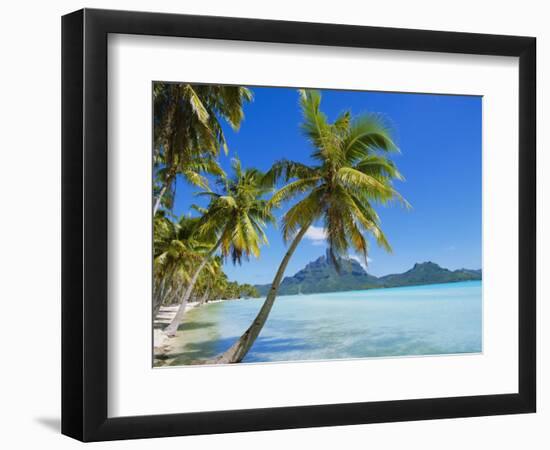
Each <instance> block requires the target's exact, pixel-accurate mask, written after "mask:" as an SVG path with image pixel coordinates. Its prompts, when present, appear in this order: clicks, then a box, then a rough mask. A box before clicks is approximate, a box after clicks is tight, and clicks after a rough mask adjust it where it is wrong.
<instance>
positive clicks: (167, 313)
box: [153, 300, 230, 353]
mask: <svg viewBox="0 0 550 450" xmlns="http://www.w3.org/2000/svg"><path fill="white" fill-rule="evenodd" d="M225 301H230V300H211V301H209V302H208V303H206V304H205V306H206V305H210V304H212V303H221V302H225ZM199 305H200V303H199V302H189V303H187V306H186V308H185V313H186V314H187V313H188V312H189V311H191V310H192V309H194V308H197V307H198V306H199ZM178 308H179V305H175V306H161V307H160V310H159V312H158V314H157V317H156V318H155V320H154V325H168V324H169V323H170V322H172V319H173V318H174V316H175V315H176V312H177V311H178ZM163 328H164V327H163ZM153 347H154V348H155V353H165V352H166V351H168V350H169V348H170V338H169V337H168V336H166V335H165V334H164V333H163V331H162V330H161V329H159V328H154V329H153Z"/></svg>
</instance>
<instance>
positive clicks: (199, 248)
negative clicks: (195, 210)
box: [153, 213, 218, 317]
mask: <svg viewBox="0 0 550 450" xmlns="http://www.w3.org/2000/svg"><path fill="white" fill-rule="evenodd" d="M197 225H198V219H196V218H190V217H185V216H182V217H181V218H180V219H179V221H178V222H173V221H171V220H169V219H168V218H166V217H165V216H164V215H163V214H162V213H158V214H157V216H155V221H154V236H153V239H154V241H153V249H154V252H153V253H154V259H153V267H154V270H153V273H154V280H153V299H154V301H153V317H156V315H157V313H158V311H159V309H160V307H161V306H162V305H163V304H167V303H176V302H177V301H178V300H179V298H181V296H182V295H183V289H184V288H185V286H186V285H187V284H188V283H189V281H190V279H191V276H190V274H191V273H192V272H193V269H194V267H196V266H197V265H198V264H200V262H201V261H202V259H203V256H204V254H205V253H207V252H208V251H209V250H210V248H211V247H212V245H213V239H215V238H216V236H213V235H210V236H207V235H202V236H200V239H198V238H197V236H196V235H195V230H196V227H197ZM206 268H207V271H208V272H215V271H216V270H217V269H218V268H217V263H216V261H208V262H207V265H206Z"/></svg>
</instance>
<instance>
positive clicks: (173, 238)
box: [152, 82, 481, 365]
mask: <svg viewBox="0 0 550 450" xmlns="http://www.w3.org/2000/svg"><path fill="white" fill-rule="evenodd" d="M287 91H288V89H287ZM293 92H294V93H295V94H294V95H295V99H296V100H295V101H296V103H295V105H296V108H298V109H299V111H300V115H301V121H300V123H296V127H299V128H300V130H301V133H302V136H303V140H304V148H308V149H309V151H308V155H307V161H306V162H304V158H299V159H294V158H292V153H291V152H289V153H288V155H287V156H288V158H287V157H285V158H277V159H273V161H272V162H271V163H270V164H269V166H268V167H262V168H257V167H253V166H251V165H249V164H247V158H246V152H244V153H238V152H239V149H233V148H232V147H231V146H230V139H229V137H228V136H226V135H227V133H228V132H229V133H238V132H239V128H240V127H241V126H242V125H243V120H244V112H243V111H244V110H245V107H246V105H247V104H249V103H250V102H252V101H253V89H250V88H246V87H241V86H222V85H201V84H185V83H163V82H156V83H154V87H153V101H154V146H153V161H154V182H153V187H154V192H153V225H154V236H153V240H154V242H153V246H154V264H153V302H152V315H153V327H154V348H153V353H154V357H155V365H165V364H229V363H239V362H241V361H243V360H245V361H247V360H251V361H252V360H254V361H255V360H258V361H270V360H277V358H272V357H271V356H270V354H267V355H264V357H250V356H249V357H248V359H246V358H247V355H249V352H250V351H251V349H252V348H253V347H254V346H255V344H256V342H257V340H258V337H259V336H260V333H262V330H264V327H265V326H266V323H268V321H269V320H270V317H271V312H272V310H273V309H274V305H275V304H276V303H277V302H278V301H279V300H278V297H280V296H281V295H285V294H289V293H290V294H294V295H302V294H308V293H314V292H318V293H319V292H339V293H340V295H343V294H344V292H343V291H350V290H353V291H354V292H357V290H359V291H364V290H367V289H373V288H389V287H395V286H410V285H415V284H431V283H447V282H450V281H457V282H458V281H468V280H480V279H481V272H480V271H475V270H466V269H464V270H456V271H450V270H446V269H442V268H441V267H439V266H437V265H435V264H433V263H427V264H428V265H427V266H426V265H418V267H417V266H415V267H414V268H413V269H411V271H409V272H411V273H409V272H406V273H404V274H401V278H395V277H398V275H390V276H388V277H380V278H378V277H374V276H372V275H369V274H367V272H366V271H365V270H364V268H365V267H366V266H367V262H368V261H369V255H370V248H369V240H372V241H373V242H375V243H376V244H377V245H378V246H379V247H380V248H381V249H383V250H385V251H386V252H391V251H392V247H391V246H390V242H389V239H388V238H387V237H386V234H385V232H384V230H383V228H382V224H381V219H380V216H379V212H378V211H377V208H379V207H381V206H394V205H395V206H399V207H402V208H403V209H404V210H408V209H410V208H411V206H410V205H409V203H408V202H407V200H405V199H404V198H403V196H402V195H401V194H400V193H399V192H398V191H397V190H396V188H395V187H394V183H395V181H403V180H404V178H403V176H402V175H401V173H400V172H399V170H398V168H397V166H396V164H395V162H394V161H393V159H392V155H394V154H396V153H398V151H399V150H398V148H397V145H396V142H395V137H394V132H393V130H394V128H393V127H392V126H390V122H389V120H388V118H387V117H385V116H383V115H381V114H377V113H361V114H357V115H354V114H352V112H351V111H349V110H344V111H343V112H341V113H340V114H339V115H337V116H336V117H335V118H334V119H333V120H330V119H329V117H328V115H327V114H325V113H324V112H323V107H322V106H323V105H322V95H321V93H320V92H319V91H316V90H309V89H299V90H294V91H293ZM276 114H277V111H273V112H272V117H266V118H263V120H276ZM266 138H269V139H276V138H277V137H276V136H270V137H266ZM257 144H258V145H259V147H258V148H257V150H256V151H257V152H262V151H263V149H262V148H261V141H259V142H258V143H257ZM237 155H239V156H240V157H239V156H237ZM221 158H230V160H231V164H230V165H227V164H226V168H225V169H224V164H222V163H221ZM182 186H183V187H182ZM178 196H181V199H183V200H181V199H180V198H178ZM178 202H186V203H187V204H186V206H185V210H186V211H187V213H185V214H180V215H179V216H177V215H176V214H175V213H174V205H175V204H176V203H178ZM276 230H278V231H276ZM317 230H322V232H321V233H320V236H321V239H320V240H321V241H322V242H323V245H324V246H325V247H326V250H325V255H324V256H323V257H322V260H321V259H320V260H318V261H316V262H315V263H313V262H312V263H311V264H310V265H308V266H307V267H306V268H305V269H304V270H306V269H308V268H309V270H310V272H311V270H314V269H315V270H317V272H315V275H314V276H313V277H310V278H309V279H308V281H307V283H306V282H304V280H303V279H302V278H301V277H302V275H300V274H302V272H303V271H301V272H298V273H296V275H295V276H294V277H293V276H292V275H294V274H287V273H286V272H287V267H288V265H289V263H290V262H291V261H292V259H293V257H294V256H295V255H296V254H297V253H299V252H300V248H301V245H302V246H303V245H305V244H303V241H304V239H305V238H307V237H308V236H310V235H311V233H312V232H315V231H317ZM276 233H278V236H277V234H276ZM268 236H270V237H268ZM273 236H276V237H275V239H281V238H282V242H283V243H284V250H283V251H282V252H281V255H280V258H279V261H277V262H273V264H272V267H273V270H272V274H271V280H272V281H271V282H270V283H268V284H262V283H259V282H255V280H254V278H253V276H252V275H251V276H250V277H249V278H246V279H247V280H250V282H247V283H242V282H237V281H230V279H229V277H228V275H227V274H226V271H227V270H228V268H230V266H231V265H235V266H237V267H239V265H240V264H241V263H243V261H245V262H246V261H261V259H262V251H263V250H264V249H265V248H268V246H269V245H270V240H271V241H272V240H273V239H274V237H273ZM351 253H353V254H354V255H356V257H355V259H350V257H349V255H350V254H351ZM315 264H317V265H315ZM321 266H322V267H321ZM247 267H248V266H247ZM252 267H253V266H252ZM306 271H307V270H306ZM323 271H324V272H323ZM304 273H305V272H304ZM308 273H309V272H308ZM296 277H298V278H296ZM304 277H305V275H304ZM392 277H393V278H392ZM316 280H317V281H316ZM399 280H404V281H399ZM415 280H416V281H415ZM399 283H402V284H399ZM459 284H460V283H459ZM306 286H307V288H306ZM316 286H317V287H316ZM323 286H326V287H323ZM302 287H304V288H305V290H306V292H302ZM468 292H469V293H468V295H471V292H470V291H468ZM354 295H355V294H354ZM476 295H477V294H476ZM474 296H475V295H474ZM352 297H353V295H351V294H350V298H352ZM297 298H298V300H296V298H295V299H294V300H292V301H293V302H294V303H296V302H299V301H300V298H301V297H297ZM369 298H370V299H371V300H372V298H371V297H369ZM281 299H283V300H284V303H285V304H286V306H285V307H284V308H286V309H287V310H289V311H290V310H291V309H292V308H291V307H290V306H288V305H289V303H288V302H289V298H288V297H281ZM225 300H227V301H228V302H224V301H225ZM229 300H231V302H229ZM314 300H315V301H314ZM371 300H366V301H365V302H364V304H365V305H366V304H368V301H371ZM308 301H309V303H308V302H304V303H303V304H304V305H306V304H311V307H312V308H314V309H315V308H316V307H317V306H318V305H320V304H321V303H319V302H325V303H324V304H325V305H327V304H328V303H326V298H325V297H323V296H320V297H315V299H313V298H310V299H309V300H308ZM222 302H223V303H222ZM243 302H244V303H243ZM339 304H341V305H342V308H343V310H342V311H344V310H345V309H346V308H348V307H349V305H348V304H347V303H346V301H340V303H334V304H332V303H331V308H338V307H339V306H338V305H339ZM226 305H227V306H226ZM281 308H283V306H281ZM353 308H357V306H353ZM360 309H361V307H359V309H357V310H358V311H359V310H360ZM201 310H202V312H201ZM282 310H283V309H280V310H279V312H280V311H282ZM320 310H322V308H320ZM231 311H233V314H234V315H231ZM216 314H217V315H218V316H216V317H214V315H216ZM288 314H290V316H287V317H283V318H282V320H287V319H292V320H298V319H304V320H305V319H306V318H307V317H297V314H299V312H298V311H292V312H288ZM307 314H309V313H305V315H306V316H307ZM220 315H222V316H223V320H222V319H220V318H219V316H220ZM200 317H203V318H208V320H206V319H205V320H204V321H202V322H201V320H200ZM278 320H281V317H279V316H278ZM247 322H248V323H247ZM474 322H475V323H476V324H477V322H476V321H474ZM327 323H328V322H327ZM201 324H202V325H201ZM245 324H246V325H245ZM287 325H288V324H286V323H285V324H281V327H280V329H281V330H282V329H283V328H285V330H286V327H287ZM224 327H226V328H224ZM227 327H228V328H227ZM273 327H276V325H275V324H274V325H273ZM208 328H210V329H208ZM228 329H230V330H231V331H227V330H228ZM224 330H225V331H224ZM275 331H276V330H275ZM286 331H287V332H288V330H286ZM290 333H292V330H291V331H290ZM265 334H266V336H267V335H269V336H271V335H273V330H268V331H267V332H266V333H265ZM275 334H276V333H275ZM222 335H223V336H222ZM293 338H294V336H287V339H289V340H291V339H293ZM335 339H338V337H335ZM287 344H288V345H286V344H285V352H286V351H289V349H290V348H291V347H292V343H291V342H290V341H289V342H288V343H287ZM281 345H283V344H282V343H281ZM300 345H305V344H304V342H302V343H301V344H300ZM189 346H195V349H196V351H188V352H185V351H184V349H187V350H189V348H188V347H189ZM262 346H263V344H258V345H257V346H256V347H255V348H264V350H265V346H263V347H262ZM464 348H466V347H464ZM472 348H473V350H463V351H479V349H477V347H476V345H474V346H473V347H472ZM346 351H347V350H342V354H341V356H339V355H334V356H333V357H346V355H347V353H346ZM407 351H408V352H409V354H419V353H418V351H414V349H413V350H411V349H409V350H407ZM419 351H420V350H419ZM422 351H424V352H426V353H431V352H430V351H428V350H426V349H424V350H422ZM422 351H421V352H422ZM457 351H460V349H459V350H457ZM276 352H277V351H276V350H275V351H274V352H273V353H276ZM310 353H311V355H315V354H316V353H315V351H313V350H311V352H310ZM375 353H376V352H375ZM182 354H185V357H183V358H182V357H181V355H182ZM369 354H370V353H369ZM420 354H421V353H420ZM177 355H180V357H179V358H178V356H177ZM285 355H286V353H285ZM304 355H305V356H304ZM307 355H308V353H307V351H301V352H300V353H299V354H297V356H296V358H291V359H311V358H309V357H308V356H307ZM350 355H351V356H363V353H362V352H361V351H359V352H358V353H353V352H352V353H351V354H350ZM350 355H347V356H350ZM291 356H292V355H291ZM291 356H288V355H287V357H291ZM325 357H326V356H325ZM251 358H252V359H251Z"/></svg>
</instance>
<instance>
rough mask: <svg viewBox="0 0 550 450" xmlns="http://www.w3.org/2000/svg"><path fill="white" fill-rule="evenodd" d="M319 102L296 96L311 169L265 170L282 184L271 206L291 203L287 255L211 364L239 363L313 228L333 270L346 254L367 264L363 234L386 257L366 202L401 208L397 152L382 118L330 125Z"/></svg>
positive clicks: (312, 96) (287, 164)
mask: <svg viewBox="0 0 550 450" xmlns="http://www.w3.org/2000/svg"><path fill="white" fill-rule="evenodd" d="M320 104H321V95H320V94H319V93H318V92H316V91H310V90H301V91H300V106H301V110H302V115H303V122H302V125H301V128H302V131H303V132H304V134H305V136H306V137H307V138H308V140H309V141H310V143H311V144H312V146H313V152H312V154H311V156H312V158H313V159H314V160H315V161H316V163H317V164H316V165H312V166H308V165H305V164H301V163H296V162H291V161H280V162H278V163H276V164H275V165H274V166H273V168H272V169H271V171H270V176H271V177H272V178H273V179H280V178H282V179H283V180H284V181H285V182H286V183H287V184H285V185H284V186H283V187H281V188H280V189H279V190H278V191H277V192H276V193H274V195H273V197H272V199H271V200H270V203H271V204H272V205H273V206H279V205H280V204H281V203H282V202H285V201H287V200H290V199H293V198H296V199H297V203H295V204H294V205H293V206H292V207H291V208H290V209H289V210H288V211H287V212H286V213H285V214H284V216H283V219H282V233H283V238H284V240H285V241H286V242H287V243H290V245H289V247H288V250H287V252H286V254H285V256H284V257H283V260H282V262H281V264H280V266H279V269H278V270H277V272H276V274H275V277H274V279H273V282H272V284H271V288H270V289H269V291H268V294H267V297H266V299H265V301H264V303H263V305H262V307H261V309H260V311H259V313H258V315H257V316H256V318H255V319H254V321H253V322H252V324H251V325H250V327H249V328H248V329H247V330H246V331H245V332H244V334H243V335H242V336H241V337H240V338H239V340H238V341H237V342H236V343H235V344H234V345H233V346H231V348H229V350H227V351H226V352H225V353H223V354H222V355H220V356H219V357H218V358H216V359H215V360H214V361H213V362H217V363H237V362H240V361H241V360H242V359H243V358H244V357H245V355H246V354H247V352H248V351H249V350H250V348H251V347H252V345H253V344H254V342H255V340H256V338H257V337H258V335H259V334H260V331H261V330H262V328H263V326H264V324H265V322H266V320H267V318H268V316H269V313H270V311H271V308H272V306H273V303H274V302H275V299H276V296H277V290H278V289H279V285H280V283H281V281H282V279H283V276H284V273H285V270H286V267H287V265H288V263H289V261H290V259H291V257H292V255H293V253H294V251H295V250H296V247H297V246H298V244H299V243H300V241H301V239H302V238H303V237H304V235H305V234H306V232H307V230H308V228H309V227H310V226H311V225H312V224H313V223H314V222H316V221H322V223H323V225H324V230H325V233H326V240H327V244H328V253H329V255H330V257H331V259H332V261H333V263H334V265H335V266H336V268H338V267H339V264H338V256H343V255H347V252H348V249H349V248H350V247H351V248H352V249H354V250H355V251H356V252H358V253H359V254H361V255H362V256H363V258H364V260H365V264H366V262H367V252H368V245H367V239H366V237H365V235H367V234H368V235H371V236H373V237H374V239H375V240H376V242H377V243H378V244H379V245H380V246H381V247H383V248H384V249H386V250H387V251H391V247H390V244H389V243H388V240H387V238H386V236H385V235H384V233H383V231H382V229H381V228H380V219H379V217H378V214H377V213H376V211H375V210H374V208H373V203H380V204H386V203H388V202H390V201H392V200H398V201H400V202H401V203H403V204H404V205H408V204H407V203H406V201H405V200H404V199H403V198H402V197H401V196H400V195H399V193H398V192H397V191H396V190H395V189H394V188H393V186H392V180H394V179H398V180H401V179H402V176H401V174H400V173H399V171H398V170H397V168H396V166H395V164H394V163H393V162H392V161H391V160H390V159H388V157H387V156H388V153H390V152H395V151H397V150H398V149H397V147H396V145H395V144H394V142H393V140H392V136H391V131H390V129H389V127H388V126H387V125H386V123H385V122H384V120H383V118H382V117H380V116H377V115H374V114H365V115H361V116H359V117H356V118H354V119H352V117H351V114H350V113H349V112H344V113H343V114H341V115H340V116H339V117H338V118H337V119H336V120H335V121H334V122H332V123H330V122H329V121H328V119H327V117H326V116H325V115H324V114H323V113H322V112H321V110H320Z"/></svg>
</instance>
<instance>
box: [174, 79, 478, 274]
mask: <svg viewBox="0 0 550 450" xmlns="http://www.w3.org/2000/svg"><path fill="white" fill-rule="evenodd" d="M251 90H252V91H253V93H254V101H253V102H252V103H249V104H247V105H246V106H245V109H244V112H245V120H244V121H243V123H242V125H241V128H240V130H239V131H238V132H234V131H233V130H231V128H229V127H227V126H226V127H224V128H225V133H226V138H227V141H228V145H229V155H228V156H225V155H222V156H220V162H221V164H222V166H223V167H224V169H226V170H229V165H230V160H231V158H232V157H234V156H235V155H238V157H239V158H240V159H241V161H242V164H243V166H244V167H248V166H254V167H257V168H259V169H262V170H267V169H268V168H269V167H270V166H271V164H272V163H273V162H274V161H276V160H278V159H282V158H287V159H292V160H296V161H302V162H312V160H311V159H310V157H309V155H310V153H311V151H312V148H311V146H310V144H309V143H308V141H307V140H306V139H305V138H304V136H303V135H302V134H301V132H300V129H299V124H300V120H301V117H300V110H299V107H298V93H297V91H296V89H293V88H265V87H252V88H251ZM321 93H322V101H321V109H322V110H323V111H324V112H325V113H326V114H327V115H328V117H329V119H330V120H333V119H334V118H335V117H336V116H337V115H338V114H339V113H340V112H342V111H344V110H350V111H351V112H352V114H353V115H356V114H360V113H362V112H376V113H381V114H383V115H384V116H385V118H386V119H387V120H388V121H390V123H391V124H392V125H393V128H394V136H395V138H396V142H397V144H398V146H399V148H400V150H401V154H396V155H395V156H393V159H394V161H395V162H396V164H397V165H398V167H399V169H400V171H401V173H402V174H403V175H404V176H405V181H404V182H399V181H397V182H396V185H395V186H396V188H397V189H398V190H399V191H400V192H401V194H402V195H403V196H404V197H405V198H406V199H407V200H408V201H409V203H411V205H412V209H411V210H409V211H407V210H405V209H403V208H401V207H399V206H397V205H395V206H390V207H387V206H386V207H383V206H376V210H377V211H378V213H379V215H380V217H381V220H382V227H383V229H384V230H385V233H386V235H387V236H388V238H389V241H390V243H391V245H392V247H393V253H391V254H388V253H386V252H385V251H384V250H383V249H380V248H378V247H377V246H376V244H375V243H374V242H372V241H371V245H370V254H369V258H370V261H369V266H368V271H369V273H372V274H374V275H377V276H380V275H385V274H388V273H397V272H403V271H405V270H408V269H410V268H411V267H412V266H413V264H414V263H415V262H423V261H434V262H436V263H438V264H440V265H441V266H443V267H447V268H449V269H457V268H462V267H466V268H471V269H478V268H481V127H482V126H481V108H482V98H481V97H474V96H455V95H428V94H403V93H386V92H357V91H338V90H321ZM176 188H177V191H176V192H177V195H176V202H175V206H174V213H175V214H176V215H178V216H179V215H181V214H194V213H193V212H192V210H191V209H190V205H191V204H193V203H200V202H199V201H198V200H197V198H195V197H193V195H192V193H193V192H194V191H195V188H194V187H192V186H190V185H188V184H186V183H185V182H183V181H182V180H178V182H177V186H176ZM283 212H284V209H283V210H278V211H276V212H275V214H276V216H277V217H280V216H281V215H282V213H283ZM267 235H268V238H269V246H265V247H263V248H262V254H261V257H260V259H254V258H251V259H250V261H248V262H247V261H243V263H242V265H241V266H233V265H232V264H231V263H230V262H227V263H226V264H225V267H224V270H225V272H226V273H227V275H228V277H229V278H230V279H232V280H236V281H239V282H242V283H245V282H246V283H251V284H264V283H270V282H271V281H272V277H273V275H274V273H275V271H276V269H277V266H278V264H279V263H280V261H281V259H282V257H283V255H284V253H285V251H286V247H285V244H284V242H283V241H282V238H281V236H280V231H279V230H277V229H275V228H274V227H269V229H268V230H267ZM322 235H323V230H322V228H321V227H320V224H317V227H315V228H313V229H312V230H310V232H309V233H308V235H307V236H306V238H305V239H304V240H303V241H302V243H301V244H300V246H299V247H298V249H297V251H296V253H295V254H294V256H293V258H292V260H291V262H290V264H289V266H288V268H287V271H286V275H293V274H294V273H296V272H297V271H298V270H300V269H301V268H303V267H304V266H305V265H306V264H307V263H308V262H310V261H312V260H314V259H316V258H318V257H319V256H321V255H322V254H324V252H325V249H326V246H325V244H324V242H323V240H322ZM351 256H353V255H351Z"/></svg>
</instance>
